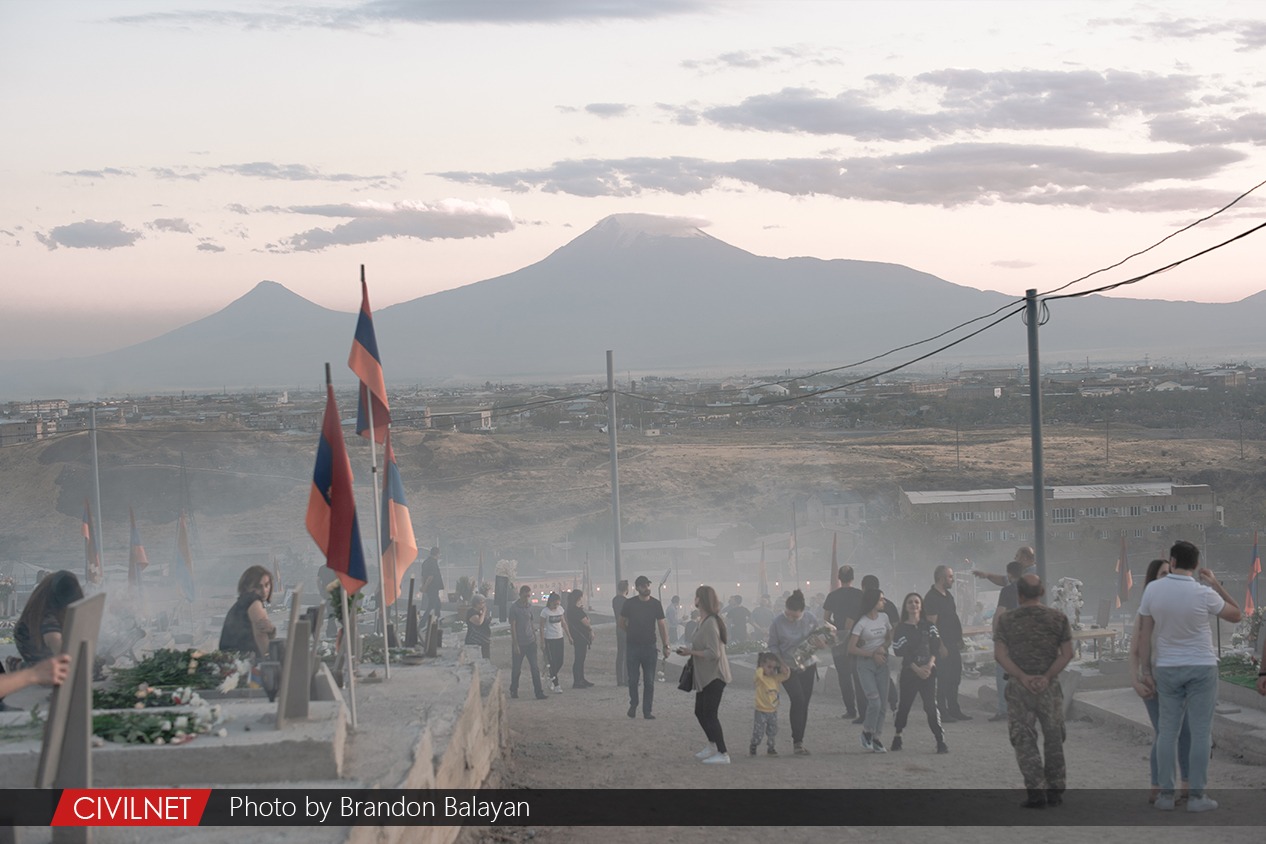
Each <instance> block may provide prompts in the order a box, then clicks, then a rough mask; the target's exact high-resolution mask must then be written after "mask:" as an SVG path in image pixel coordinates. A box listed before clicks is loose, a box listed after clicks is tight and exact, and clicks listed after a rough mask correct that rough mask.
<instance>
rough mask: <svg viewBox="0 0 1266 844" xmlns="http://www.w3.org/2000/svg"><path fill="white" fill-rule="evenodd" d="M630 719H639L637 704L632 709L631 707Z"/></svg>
mask: <svg viewBox="0 0 1266 844" xmlns="http://www.w3.org/2000/svg"><path fill="white" fill-rule="evenodd" d="M629 717H630V718H636V717H637V704H636V703H635V704H633V705H632V706H630V707H629Z"/></svg>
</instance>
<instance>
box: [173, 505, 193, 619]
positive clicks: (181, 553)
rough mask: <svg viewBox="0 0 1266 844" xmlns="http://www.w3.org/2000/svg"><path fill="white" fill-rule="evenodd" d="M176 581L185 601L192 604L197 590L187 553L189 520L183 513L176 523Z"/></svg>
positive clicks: (190, 559) (190, 555)
mask: <svg viewBox="0 0 1266 844" xmlns="http://www.w3.org/2000/svg"><path fill="white" fill-rule="evenodd" d="M176 579H177V580H178V581H179V582H180V589H181V591H182V592H184V593H185V600H186V601H188V602H189V603H191V604H192V603H193V599H194V598H195V597H197V594H198V589H197V587H196V586H195V585H194V581H193V555H192V554H190V553H189V519H188V517H187V516H186V515H185V511H184V510H181V511H180V518H179V519H178V520H177V522H176Z"/></svg>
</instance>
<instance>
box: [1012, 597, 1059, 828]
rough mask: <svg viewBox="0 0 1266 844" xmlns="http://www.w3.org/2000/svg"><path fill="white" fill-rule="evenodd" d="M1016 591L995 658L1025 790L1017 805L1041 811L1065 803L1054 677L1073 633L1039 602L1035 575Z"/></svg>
mask: <svg viewBox="0 0 1266 844" xmlns="http://www.w3.org/2000/svg"><path fill="white" fill-rule="evenodd" d="M1016 591H1017V592H1018V593H1019V599H1020V606H1019V607H1018V608H1017V609H1014V610H1011V611H1010V612H1008V613H1007V614H1006V615H1004V616H1003V617H1002V618H1000V619H998V629H997V631H996V632H995V634H994V656H995V658H996V659H997V660H998V663H999V664H1000V665H1001V666H1002V670H1003V671H1005V672H1007V691H1006V695H1007V727H1008V731H1009V732H1010V735H1011V746H1012V747H1014V748H1015V758H1016V761H1017V762H1018V763H1019V764H1020V773H1021V774H1023V776H1024V787H1025V789H1027V790H1028V799H1027V800H1025V801H1024V802H1023V803H1022V804H1020V805H1021V806H1023V807H1024V808H1026V809H1040V808H1043V807H1045V806H1058V805H1059V804H1060V803H1063V802H1064V694H1063V691H1062V690H1061V689H1060V687H1059V680H1057V679H1056V678H1057V677H1058V676H1059V672H1061V671H1063V670H1064V666H1066V665H1068V663H1069V662H1070V661H1071V660H1072V658H1073V631H1072V628H1071V627H1070V626H1069V624H1068V616H1066V615H1064V614H1063V613H1062V612H1060V611H1059V610H1056V609H1051V608H1050V607H1044V606H1042V604H1041V600H1042V595H1044V594H1045V593H1046V589H1045V588H1044V587H1043V586H1042V581H1041V580H1040V579H1039V578H1038V576H1037V575H1036V574H1026V575H1024V576H1023V577H1021V578H1020V579H1019V580H1018V581H1016ZM1037 724H1041V725H1042V739H1043V749H1044V751H1045V756H1046V760H1045V762H1043V760H1042V756H1043V754H1042V752H1039V750H1038V747H1037Z"/></svg>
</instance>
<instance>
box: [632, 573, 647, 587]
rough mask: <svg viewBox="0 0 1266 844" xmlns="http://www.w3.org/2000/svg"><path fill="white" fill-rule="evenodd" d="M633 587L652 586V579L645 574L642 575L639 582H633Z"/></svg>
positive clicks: (639, 576)
mask: <svg viewBox="0 0 1266 844" xmlns="http://www.w3.org/2000/svg"><path fill="white" fill-rule="evenodd" d="M633 585H634V586H650V585H651V579H650V578H649V577H647V576H646V575H644V574H640V575H638V577H637V580H635V581H633Z"/></svg>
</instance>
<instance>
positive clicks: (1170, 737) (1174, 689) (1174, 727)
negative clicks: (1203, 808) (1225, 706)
mask: <svg viewBox="0 0 1266 844" xmlns="http://www.w3.org/2000/svg"><path fill="white" fill-rule="evenodd" d="M1155 676H1156V694H1157V697H1159V698H1160V718H1159V725H1158V727H1157V732H1156V773H1157V776H1158V779H1159V780H1160V787H1161V793H1162V794H1166V795H1172V794H1173V792H1174V767H1175V763H1176V761H1177V756H1178V735H1179V733H1180V732H1181V731H1182V721H1183V715H1184V714H1186V716H1187V721H1188V724H1189V725H1190V729H1191V750H1190V751H1189V752H1188V756H1187V758H1188V762H1187V766H1188V767H1187V772H1188V779H1187V782H1189V783H1190V784H1191V796H1192V797H1203V796H1204V787H1205V784H1206V783H1207V782H1208V781H1209V752H1210V750H1212V748H1213V707H1214V705H1215V704H1216V703H1217V700H1218V667H1217V666H1216V665H1179V666H1173V667H1170V668H1160V667H1157V668H1156V670H1155Z"/></svg>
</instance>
